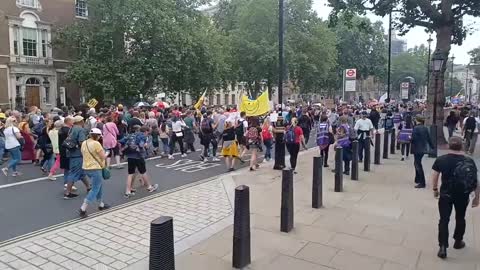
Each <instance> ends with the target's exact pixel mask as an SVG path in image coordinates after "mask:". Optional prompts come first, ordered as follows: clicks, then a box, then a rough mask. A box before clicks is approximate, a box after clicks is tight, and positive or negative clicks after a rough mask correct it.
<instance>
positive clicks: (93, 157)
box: [78, 128, 110, 218]
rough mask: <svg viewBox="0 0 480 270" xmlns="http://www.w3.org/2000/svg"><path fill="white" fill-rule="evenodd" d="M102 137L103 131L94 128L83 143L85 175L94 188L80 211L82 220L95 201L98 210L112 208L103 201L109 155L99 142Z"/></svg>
mask: <svg viewBox="0 0 480 270" xmlns="http://www.w3.org/2000/svg"><path fill="white" fill-rule="evenodd" d="M100 137H102V131H101V130H100V129H98V128H92V129H91V131H90V137H89V138H88V139H87V140H86V141H84V142H83V143H82V146H81V153H82V169H83V170H84V172H85V174H86V175H87V176H88V178H90V180H91V181H92V186H91V188H90V190H89V191H88V194H87V196H86V197H85V199H84V201H83V204H82V206H80V210H79V211H78V212H79V214H80V218H85V217H87V208H88V205H89V204H92V203H93V202H94V201H95V200H96V201H97V202H98V210H100V211H103V210H107V209H109V208H110V205H108V204H106V203H104V201H103V197H104V195H103V193H104V190H103V180H104V179H103V174H102V169H104V168H105V167H106V162H105V160H106V159H107V154H106V153H105V151H104V150H103V147H102V145H101V144H100V143H99V142H98V140H99V139H100Z"/></svg>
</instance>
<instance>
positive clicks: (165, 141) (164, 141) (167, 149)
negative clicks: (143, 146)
mask: <svg viewBox="0 0 480 270" xmlns="http://www.w3.org/2000/svg"><path fill="white" fill-rule="evenodd" d="M161 140H162V145H163V152H164V153H168V152H170V147H169V146H168V138H161Z"/></svg>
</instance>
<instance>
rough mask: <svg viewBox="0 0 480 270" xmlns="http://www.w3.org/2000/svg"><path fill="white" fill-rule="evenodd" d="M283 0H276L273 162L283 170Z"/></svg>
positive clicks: (277, 167) (275, 167)
mask: <svg viewBox="0 0 480 270" xmlns="http://www.w3.org/2000/svg"><path fill="white" fill-rule="evenodd" d="M284 3H285V2H284V0H278V105H279V107H280V110H279V112H278V121H277V123H276V125H275V164H274V165H273V169H275V170H283V169H284V168H285V142H284V139H285V135H284V132H285V128H284V126H283V125H284V123H283V118H282V104H283V76H284V75H285V53H284V42H285V38H284V33H285V20H284V12H285V7H284Z"/></svg>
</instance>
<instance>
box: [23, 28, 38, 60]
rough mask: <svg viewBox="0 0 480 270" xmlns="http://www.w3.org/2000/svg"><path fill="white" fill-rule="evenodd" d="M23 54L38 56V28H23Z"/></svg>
mask: <svg viewBox="0 0 480 270" xmlns="http://www.w3.org/2000/svg"><path fill="white" fill-rule="evenodd" d="M23 55H25V56H37V30H35V29H30V28H24V29H23Z"/></svg>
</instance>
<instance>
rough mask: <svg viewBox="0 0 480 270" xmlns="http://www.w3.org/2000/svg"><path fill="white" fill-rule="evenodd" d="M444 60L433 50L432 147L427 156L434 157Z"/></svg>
mask: <svg viewBox="0 0 480 270" xmlns="http://www.w3.org/2000/svg"><path fill="white" fill-rule="evenodd" d="M444 62H445V56H444V54H443V53H442V52H440V51H439V50H438V49H437V51H435V54H434V55H433V58H432V69H433V73H434V76H435V86H434V90H435V92H434V95H433V119H432V125H431V127H430V135H431V136H432V140H433V146H434V149H432V151H431V153H430V154H429V157H434V158H435V157H437V153H438V151H437V148H438V140H437V131H438V130H437V103H438V100H437V99H438V76H439V74H440V72H441V71H442V68H443V64H444Z"/></svg>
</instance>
